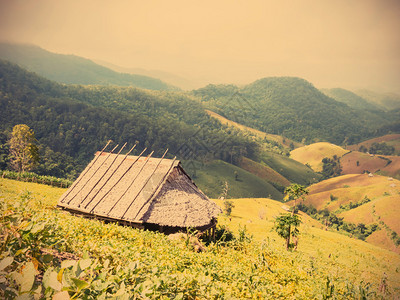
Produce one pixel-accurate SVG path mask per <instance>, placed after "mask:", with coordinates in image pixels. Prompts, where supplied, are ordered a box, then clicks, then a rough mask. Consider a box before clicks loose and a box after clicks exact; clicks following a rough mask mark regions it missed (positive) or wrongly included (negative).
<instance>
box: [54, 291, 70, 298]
mask: <svg viewBox="0 0 400 300" xmlns="http://www.w3.org/2000/svg"><path fill="white" fill-rule="evenodd" d="M68 299H71V298H70V297H69V294H68V292H67V291H63V292H58V293H57V294H55V295H54V296H53V300H68Z"/></svg>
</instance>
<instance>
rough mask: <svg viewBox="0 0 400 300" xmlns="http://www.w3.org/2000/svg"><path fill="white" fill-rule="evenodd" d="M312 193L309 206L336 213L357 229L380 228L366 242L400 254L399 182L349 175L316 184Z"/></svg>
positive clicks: (376, 176)
mask: <svg viewBox="0 0 400 300" xmlns="http://www.w3.org/2000/svg"><path fill="white" fill-rule="evenodd" d="M309 191H310V193H309V195H308V196H307V197H306V200H305V201H304V204H305V205H312V206H313V207H315V208H316V209H317V210H328V211H330V212H334V213H335V214H336V215H337V216H338V217H341V218H344V221H346V222H351V223H354V224H356V225H357V224H360V223H362V224H365V225H371V224H373V223H375V224H378V226H379V228H378V230H377V231H375V232H374V233H373V234H371V235H370V236H368V237H367V239H366V241H368V242H370V243H372V244H375V245H377V246H380V247H384V248H386V249H389V250H392V251H396V252H398V253H400V247H399V246H397V245H396V244H395V243H396V236H397V234H398V233H400V222H398V215H399V213H400V210H399V201H400V197H399V195H400V181H399V180H396V179H391V178H388V177H385V176H379V175H374V176H372V177H371V176H368V175H367V174H349V175H343V176H339V177H335V178H331V179H328V180H324V181H322V182H319V183H317V184H314V185H312V186H311V187H310V189H309ZM392 232H395V233H396V235H395V236H394V235H392ZM381 242H383V244H380V243H381Z"/></svg>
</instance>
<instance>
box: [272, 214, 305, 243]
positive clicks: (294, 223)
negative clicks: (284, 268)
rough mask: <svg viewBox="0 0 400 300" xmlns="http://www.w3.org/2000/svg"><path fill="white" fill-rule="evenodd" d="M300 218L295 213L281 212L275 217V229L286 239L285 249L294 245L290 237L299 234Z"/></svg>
mask: <svg viewBox="0 0 400 300" xmlns="http://www.w3.org/2000/svg"><path fill="white" fill-rule="evenodd" d="M300 224H301V219H300V217H299V216H298V215H295V214H291V213H288V214H281V215H280V216H278V217H276V219H275V231H276V232H277V233H278V235H279V236H280V237H282V238H284V239H285V240H286V249H287V250H289V249H293V248H294V247H295V246H296V245H295V243H291V242H290V239H291V238H293V237H297V236H298V235H299V229H298V228H297V227H299V226H300Z"/></svg>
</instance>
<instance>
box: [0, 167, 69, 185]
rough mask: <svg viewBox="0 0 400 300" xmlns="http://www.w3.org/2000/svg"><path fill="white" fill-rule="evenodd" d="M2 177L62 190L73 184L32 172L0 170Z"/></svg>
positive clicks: (65, 180)
mask: <svg viewBox="0 0 400 300" xmlns="http://www.w3.org/2000/svg"><path fill="white" fill-rule="evenodd" d="M0 177H1V178H7V179H14V180H19V181H24V182H34V183H41V184H46V185H51V186H57V187H61V188H67V187H69V186H71V184H72V181H71V180H68V179H63V178H58V177H54V176H43V175H38V174H36V173H32V172H21V173H19V172H14V171H7V170H0Z"/></svg>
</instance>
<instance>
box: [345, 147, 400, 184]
mask: <svg viewBox="0 0 400 300" xmlns="http://www.w3.org/2000/svg"><path fill="white" fill-rule="evenodd" d="M340 165H341V167H342V174H362V173H365V172H368V173H378V174H381V175H385V176H391V177H396V178H398V179H399V178H400V157H399V156H387V155H373V154H367V153H363V152H358V151H352V152H349V153H348V154H345V155H344V156H343V157H342V158H341V159H340Z"/></svg>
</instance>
